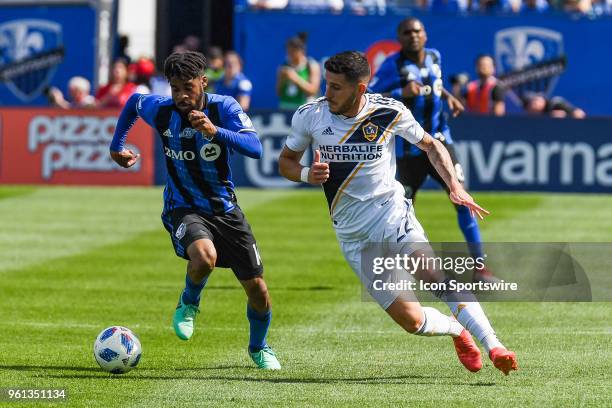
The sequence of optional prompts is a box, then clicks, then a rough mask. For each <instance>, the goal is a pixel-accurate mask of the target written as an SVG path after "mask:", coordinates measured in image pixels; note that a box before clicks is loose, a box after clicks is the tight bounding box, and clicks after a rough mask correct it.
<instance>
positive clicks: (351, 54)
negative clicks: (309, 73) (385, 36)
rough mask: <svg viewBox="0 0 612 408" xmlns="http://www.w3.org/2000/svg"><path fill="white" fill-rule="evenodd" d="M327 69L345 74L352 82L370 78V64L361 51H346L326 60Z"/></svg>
mask: <svg viewBox="0 0 612 408" xmlns="http://www.w3.org/2000/svg"><path fill="white" fill-rule="evenodd" d="M325 69H326V70H327V71H329V72H332V73H334V74H344V76H346V79H348V80H349V81H350V82H359V81H360V80H365V81H367V80H369V79H370V64H369V63H368V60H367V59H366V57H365V55H363V53H361V52H359V51H344V52H340V53H338V54H336V55H333V56H331V57H330V58H329V59H328V60H327V61H325Z"/></svg>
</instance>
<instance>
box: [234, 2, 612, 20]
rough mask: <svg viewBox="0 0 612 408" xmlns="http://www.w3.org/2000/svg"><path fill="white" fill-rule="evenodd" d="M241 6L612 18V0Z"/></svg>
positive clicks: (252, 4) (249, 5) (249, 4)
mask: <svg viewBox="0 0 612 408" xmlns="http://www.w3.org/2000/svg"><path fill="white" fill-rule="evenodd" d="M236 4H237V5H238V6H239V7H246V8H250V9H266V10H281V9H285V10H291V11H296V12H302V13H303V12H312V13H317V12H332V13H341V12H349V13H354V14H385V13H386V12H387V11H392V12H396V13H404V14H405V13H406V12H408V11H411V10H420V11H428V12H433V13H454V14H496V13H502V14H504V13H505V14H532V13H550V12H565V13H570V14H575V15H578V16H581V15H582V16H588V17H591V18H593V17H598V16H601V15H612V0H237V1H236Z"/></svg>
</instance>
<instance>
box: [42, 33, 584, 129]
mask: <svg viewBox="0 0 612 408" xmlns="http://www.w3.org/2000/svg"><path fill="white" fill-rule="evenodd" d="M307 38H308V36H307V33H299V34H297V35H295V36H294V37H291V38H289V39H287V40H286V42H285V56H284V57H279V62H280V64H279V67H278V70H277V73H276V86H275V92H276V95H277V96H278V100H279V105H278V108H279V109H282V110H295V109H296V108H298V107H299V106H300V105H302V104H304V103H307V102H309V101H311V100H313V99H315V98H316V97H318V96H320V94H321V82H322V79H323V73H322V70H321V66H320V64H319V62H317V60H316V59H314V58H312V57H310V56H308V53H307ZM127 44H128V42H127V40H123V41H122V46H121V47H120V49H119V52H118V56H117V58H116V59H115V61H114V63H113V65H112V69H111V71H110V77H109V79H108V81H107V82H106V84H104V85H102V86H101V87H100V88H99V89H97V91H95V92H94V90H93V89H92V86H91V84H90V82H89V81H88V80H87V79H86V78H84V77H81V76H75V77H73V78H71V79H70V81H69V82H68V84H67V90H68V92H67V95H66V96H65V95H64V94H63V93H62V92H61V91H60V90H59V89H58V88H55V87H53V88H50V89H49V90H48V93H47V95H48V98H49V102H50V104H51V105H53V106H56V107H59V108H62V109H71V108H120V107H122V106H123V105H124V104H125V102H126V101H127V100H128V98H129V97H130V95H132V94H133V93H143V94H148V93H152V94H156V95H162V96H171V91H170V86H169V84H168V82H167V80H166V78H165V77H164V75H163V73H162V72H160V70H158V69H157V68H156V66H155V63H154V62H153V60H152V59H151V58H146V57H141V58H139V59H137V60H135V61H132V60H131V59H130V58H129V56H128V54H127V53H126V48H127ZM184 51H201V49H200V40H199V38H197V37H195V36H187V37H186V38H185V39H184V40H183V42H182V43H180V44H177V45H176V46H174V47H173V52H184ZM205 55H206V59H207V63H208V68H207V70H206V72H205V74H206V76H207V78H208V88H207V92H209V93H216V94H220V95H229V96H232V97H233V98H234V99H236V100H237V101H238V103H239V104H240V106H241V107H242V109H243V110H244V111H245V112H246V111H248V110H249V108H250V106H251V94H252V90H253V84H252V83H251V81H250V80H249V79H248V78H247V76H246V75H245V74H244V72H243V65H244V64H243V61H242V58H241V56H240V55H239V54H238V53H237V52H235V51H232V50H228V51H225V52H223V50H222V49H221V48H220V47H217V46H212V47H210V48H208V50H207V51H206V52H205ZM446 87H447V88H448V90H449V92H450V93H451V94H453V95H454V96H455V97H456V98H458V99H459V100H460V101H461V102H462V103H463V105H464V106H465V108H466V111H467V112H469V113H473V114H482V115H495V116H504V115H505V114H506V102H507V101H508V94H509V93H512V92H513V91H512V90H507V89H505V88H504V86H503V82H500V81H498V78H497V77H496V72H495V61H494V59H493V57H492V56H490V55H487V54H483V55H480V56H478V57H477V58H476V60H475V64H474V74H473V75H472V77H471V78H470V74H468V73H465V72H464V73H459V74H456V75H451V77H450V78H449V81H448V83H447V85H446ZM512 97H513V99H514V100H515V101H516V100H518V101H519V102H520V104H521V107H522V109H523V111H524V112H525V113H526V114H529V115H540V116H550V117H554V118H565V117H569V118H575V119H582V118H584V117H585V116H586V114H585V112H584V111H583V110H582V109H580V108H578V107H576V106H573V105H572V104H571V103H570V102H569V101H567V100H565V99H564V98H562V97H560V96H552V97H546V95H545V94H544V93H541V92H534V91H526V92H521V93H520V94H517V93H513V94H512Z"/></svg>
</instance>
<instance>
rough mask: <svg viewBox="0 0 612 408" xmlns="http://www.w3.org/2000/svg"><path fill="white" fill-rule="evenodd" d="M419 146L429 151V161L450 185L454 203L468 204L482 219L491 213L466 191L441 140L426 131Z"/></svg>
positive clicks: (474, 213) (471, 210) (450, 195)
mask: <svg viewBox="0 0 612 408" xmlns="http://www.w3.org/2000/svg"><path fill="white" fill-rule="evenodd" d="M417 146H418V147H419V149H421V150H423V151H425V152H427V157H428V158H429V161H430V162H431V164H433V166H434V167H435V169H436V171H437V172H438V174H439V175H440V176H441V177H442V179H443V180H444V182H445V183H446V185H447V186H448V188H449V190H450V193H449V197H450V199H451V201H452V202H453V203H455V204H458V205H464V206H466V207H467V208H468V209H469V210H470V213H471V214H472V215H478V217H480V219H483V218H484V215H488V214H490V213H489V211H487V210H485V209H484V208H482V207H481V206H479V205H478V204H476V202H475V201H474V199H473V198H472V196H471V195H469V194H468V192H467V191H465V189H464V188H463V185H462V184H461V183H460V182H459V180H457V176H456V175H455V169H454V167H453V161H452V160H451V157H450V155H449V154H448V150H446V147H444V145H443V144H442V143H441V142H440V141H439V140H436V139H434V138H433V137H431V135H430V134H429V133H425V135H424V136H423V139H422V140H421V141H420V142H419V143H418V144H417Z"/></svg>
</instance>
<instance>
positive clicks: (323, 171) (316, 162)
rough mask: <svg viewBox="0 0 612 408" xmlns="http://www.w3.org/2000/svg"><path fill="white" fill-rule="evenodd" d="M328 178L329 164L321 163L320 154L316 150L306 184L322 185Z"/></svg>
mask: <svg viewBox="0 0 612 408" xmlns="http://www.w3.org/2000/svg"><path fill="white" fill-rule="evenodd" d="M328 178H329V164H327V163H321V152H320V151H319V150H318V149H317V150H315V152H314V159H313V160H312V165H311V166H310V171H309V172H308V182H309V183H310V184H323V183H325V182H326V181H327V179H328Z"/></svg>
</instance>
